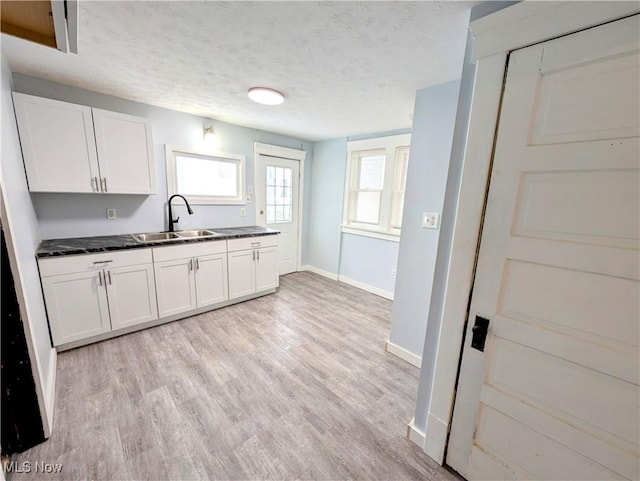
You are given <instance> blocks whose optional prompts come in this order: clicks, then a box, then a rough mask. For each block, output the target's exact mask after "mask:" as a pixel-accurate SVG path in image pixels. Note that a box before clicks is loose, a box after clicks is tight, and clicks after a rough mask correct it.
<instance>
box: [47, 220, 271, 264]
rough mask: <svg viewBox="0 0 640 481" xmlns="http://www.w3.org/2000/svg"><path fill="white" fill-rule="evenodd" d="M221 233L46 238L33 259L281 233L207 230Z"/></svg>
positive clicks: (263, 229) (252, 228)
mask: <svg viewBox="0 0 640 481" xmlns="http://www.w3.org/2000/svg"><path fill="white" fill-rule="evenodd" d="M206 230H211V231H214V232H215V233H217V234H220V235H218V236H216V237H199V238H182V239H171V240H167V241H162V242H138V241H137V240H135V239H134V238H133V234H121V235H106V236H97V237H72V238H69V239H45V240H43V241H42V242H40V244H39V245H38V248H37V249H36V257H38V258H44V257H56V256H65V255H75V254H91V253H96V252H108V251H117V250H123V249H141V248H147V247H162V246H167V245H176V244H192V243H195V242H207V241H217V240H225V239H237V238H240V237H257V236H263V235H274V234H279V233H280V231H278V230H274V229H269V228H267V227H260V226H256V225H252V226H242V227H224V228H210V229H209V228H208V229H206Z"/></svg>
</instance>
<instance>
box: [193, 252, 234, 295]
mask: <svg viewBox="0 0 640 481" xmlns="http://www.w3.org/2000/svg"><path fill="white" fill-rule="evenodd" d="M196 297H197V304H198V307H203V306H209V305H212V304H217V303H218V302H223V301H226V300H227V299H229V287H228V283H227V254H226V253H224V254H215V255H210V256H201V257H198V258H197V259H196Z"/></svg>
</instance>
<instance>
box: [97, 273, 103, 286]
mask: <svg viewBox="0 0 640 481" xmlns="http://www.w3.org/2000/svg"><path fill="white" fill-rule="evenodd" d="M98 285H99V286H101V287H102V271H99V272H98Z"/></svg>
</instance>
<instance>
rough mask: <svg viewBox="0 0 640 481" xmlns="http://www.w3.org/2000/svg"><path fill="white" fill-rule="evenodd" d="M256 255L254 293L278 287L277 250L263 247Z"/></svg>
mask: <svg viewBox="0 0 640 481" xmlns="http://www.w3.org/2000/svg"><path fill="white" fill-rule="evenodd" d="M256 253H257V255H256V291H258V292H260V291H264V290H267V289H275V288H276V287H278V286H279V285H280V277H279V275H278V257H279V256H278V248H277V247H265V248H263V249H258V250H257V251H256Z"/></svg>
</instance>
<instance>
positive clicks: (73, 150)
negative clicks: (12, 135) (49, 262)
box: [13, 93, 156, 194]
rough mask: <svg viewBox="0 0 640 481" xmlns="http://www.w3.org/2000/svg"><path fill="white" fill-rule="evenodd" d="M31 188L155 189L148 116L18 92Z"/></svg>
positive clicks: (133, 191) (144, 191)
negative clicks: (95, 107) (140, 116)
mask: <svg viewBox="0 0 640 481" xmlns="http://www.w3.org/2000/svg"><path fill="white" fill-rule="evenodd" d="M13 101H14V106H15V110H16V119H17V123H18V131H19V133H20V142H21V144H22V152H23V157H24V164H25V170H26V172H27V180H28V183H29V190H30V191H31V192H95V193H114V194H154V193H155V191H156V175H155V163H154V159H153V142H152V140H151V125H150V123H149V121H148V120H147V119H143V118H139V117H133V116H130V115H124V114H119V113H115V112H108V111H106V110H99V109H92V108H91V107H86V106H82V105H75V104H71V103H67V102H60V101H57V100H51V99H45V98H41V97H34V96H32V95H25V94H20V93H14V94H13Z"/></svg>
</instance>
